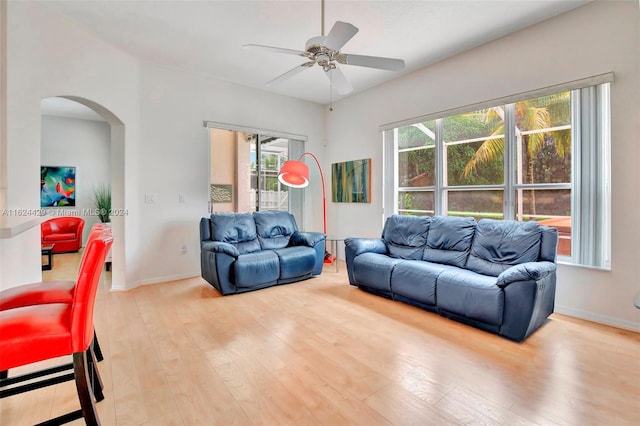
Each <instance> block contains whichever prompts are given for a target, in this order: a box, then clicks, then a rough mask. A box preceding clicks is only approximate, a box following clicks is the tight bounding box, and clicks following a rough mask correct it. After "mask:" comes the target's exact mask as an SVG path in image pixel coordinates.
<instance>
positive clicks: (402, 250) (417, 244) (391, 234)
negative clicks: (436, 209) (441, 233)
mask: <svg viewBox="0 0 640 426" xmlns="http://www.w3.org/2000/svg"><path fill="white" fill-rule="evenodd" d="M430 223H431V217H429V216H402V215H393V216H390V217H388V218H387V221H386V222H385V224H384V229H383V230H382V239H383V240H384V241H385V243H386V244H387V249H388V250H389V255H390V256H391V257H397V258H400V259H421V258H422V252H423V251H424V245H425V244H426V242H427V234H428V232H429V224H430Z"/></svg>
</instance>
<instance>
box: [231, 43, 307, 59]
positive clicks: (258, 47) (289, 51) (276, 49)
mask: <svg viewBox="0 0 640 426" xmlns="http://www.w3.org/2000/svg"><path fill="white" fill-rule="evenodd" d="M242 47H243V48H244V49H249V50H263V51H264V50H266V51H268V52H276V53H285V54H287V55H296V56H303V57H306V56H307V52H303V51H302V50H295V49H285V48H282V47H273V46H263V45H261V44H245V45H243V46H242Z"/></svg>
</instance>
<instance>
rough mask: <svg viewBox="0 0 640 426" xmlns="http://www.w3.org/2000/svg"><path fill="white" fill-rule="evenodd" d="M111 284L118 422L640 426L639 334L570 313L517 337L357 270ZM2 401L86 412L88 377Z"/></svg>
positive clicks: (66, 259)
mask: <svg viewBox="0 0 640 426" xmlns="http://www.w3.org/2000/svg"><path fill="white" fill-rule="evenodd" d="M76 258H77V256H76V255H55V256H54V262H55V264H54V270H53V271H51V272H50V273H47V275H46V276H45V278H46V277H49V278H54V277H57V278H59V277H61V276H64V275H65V274H70V275H71V276H73V274H74V272H75V271H74V268H75V266H74V265H75V264H74V261H75V260H74V259H76ZM70 271H71V272H70ZM108 278H109V274H108V273H105V279H107V280H108ZM106 288H107V286H106V285H105V283H104V282H103V284H102V287H101V291H100V292H99V294H98V300H97V312H96V330H97V333H98V336H99V339H100V343H101V345H102V348H103V351H104V354H105V360H104V361H103V362H101V363H100V364H99V368H100V372H101V375H102V378H103V380H104V384H105V399H104V401H102V402H100V403H99V404H98V409H99V414H100V417H101V420H102V423H103V425H107V426H108V425H118V426H124V425H149V426H151V425H154V426H155V425H232V424H236V425H280V424H294V425H343V424H354V425H391V424H394V425H410V424H416V425H445V424H455V425H457V424H485V425H509V426H511V425H527V424H541V425H550V424H551V425H553V424H561V425H616V426H617V425H638V424H640V335H639V334H637V333H631V332H625V331H622V330H618V329H614V328H610V327H605V326H601V325H597V324H593V323H589V322H585V321H581V320H576V319H572V318H569V317H566V316H562V315H558V314H554V315H552V316H551V318H550V320H549V321H548V322H547V324H545V325H544V326H543V327H542V328H541V329H540V330H538V331H537V332H536V333H534V335H532V336H531V337H530V338H529V339H528V340H527V341H526V342H524V343H522V344H518V343H513V342H510V341H508V340H505V339H503V338H500V337H498V336H495V335H492V334H489V333H485V332H482V331H479V330H476V329H474V328H472V327H468V326H465V325H462V324H459V323H456V322H454V321H451V320H447V319H445V318H442V317H440V316H438V315H436V314H433V313H429V312H425V311H422V310H420V309H417V308H413V307H410V306H408V305H405V304H402V303H398V302H393V301H391V300H386V299H384V298H381V297H377V296H373V295H370V294H367V293H365V292H363V291H361V290H358V289H357V288H354V287H351V286H349V285H348V283H347V278H346V273H345V272H344V265H341V271H340V272H339V273H333V272H331V271H329V270H327V271H325V272H324V273H323V274H322V275H321V276H320V277H317V278H313V279H310V280H307V281H304V282H300V283H296V284H289V285H284V286H278V287H272V288H269V289H264V290H259V291H256V292H251V293H246V294H241V295H235V296H228V297H220V296H219V295H218V293H217V292H216V291H215V290H214V289H213V288H212V287H210V286H209V285H208V284H207V283H206V282H205V281H203V280H202V279H200V278H193V279H188V280H182V281H175V282H169V283H164V284H157V285H149V286H145V287H141V288H138V289H136V290H132V291H129V292H109V291H107V290H106ZM22 371H26V370H24V369H23V370H22ZM17 372H19V371H18V370H15V371H12V372H11V374H15V373H17ZM0 404H1V407H0V424H1V425H3V426H4V425H7V426H8V425H12V426H13V425H16V426H18V425H31V424H33V423H36V422H39V421H43V420H46V419H48V418H51V417H55V416H57V415H59V414H62V413H64V412H67V411H70V410H74V409H76V408H77V406H78V403H77V398H76V392H75V387H74V385H73V382H68V383H64V384H60V385H56V386H55V387H53V388H49V389H43V390H38V391H34V392H30V393H27V394H22V395H17V396H13V397H10V398H6V399H3V400H0ZM73 424H82V421H77V422H74V423H73Z"/></svg>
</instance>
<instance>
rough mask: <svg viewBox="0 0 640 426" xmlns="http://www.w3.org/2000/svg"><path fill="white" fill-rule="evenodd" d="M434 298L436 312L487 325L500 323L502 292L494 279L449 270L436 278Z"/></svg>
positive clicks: (460, 270)
mask: <svg viewBox="0 0 640 426" xmlns="http://www.w3.org/2000/svg"><path fill="white" fill-rule="evenodd" d="M436 297H437V302H438V303H437V304H438V310H444V311H448V312H451V313H454V314H458V315H461V316H463V317H466V318H470V319H473V320H476V321H479V322H482V323H486V324H492V325H501V324H502V315H503V311H504V293H503V290H502V289H501V288H499V287H498V286H497V285H496V278H495V277H491V276H487V275H482V274H478V273H476V272H473V271H468V270H466V269H459V268H450V269H448V270H446V271H443V272H442V273H441V274H440V275H438V280H437V283H436Z"/></svg>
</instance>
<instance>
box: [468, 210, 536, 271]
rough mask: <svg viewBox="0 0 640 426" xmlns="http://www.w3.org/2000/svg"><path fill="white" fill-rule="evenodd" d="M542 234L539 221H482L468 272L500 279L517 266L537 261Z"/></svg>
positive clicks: (473, 246)
mask: <svg viewBox="0 0 640 426" xmlns="http://www.w3.org/2000/svg"><path fill="white" fill-rule="evenodd" d="M541 232H542V231H541V228H540V224H538V223H537V222H518V221H515V220H493V219H481V220H480V221H479V222H478V225H477V226H476V235H475V237H474V239H473V244H471V253H470V254H469V259H467V264H466V269H470V270H472V271H475V272H477V273H479V274H484V275H493V276H495V277H497V276H498V275H500V274H501V273H502V272H503V271H505V270H507V269H509V268H510V267H511V266H513V265H517V264H519V263H526V262H536V261H537V260H538V257H539V255H540V241H541Z"/></svg>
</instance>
